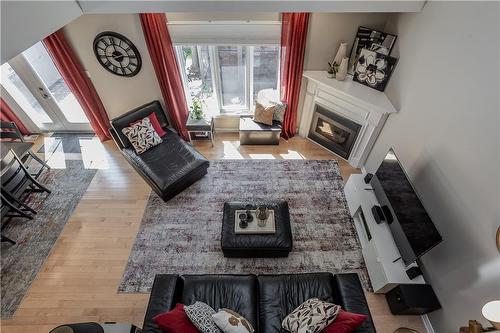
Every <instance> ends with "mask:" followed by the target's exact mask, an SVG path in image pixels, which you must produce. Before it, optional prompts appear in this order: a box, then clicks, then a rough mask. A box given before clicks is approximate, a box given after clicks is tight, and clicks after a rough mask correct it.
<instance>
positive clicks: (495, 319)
mask: <svg viewBox="0 0 500 333" xmlns="http://www.w3.org/2000/svg"><path fill="white" fill-rule="evenodd" d="M481 313H482V314H483V317H484V318H485V319H486V320H488V321H489V322H490V323H491V325H492V326H493V327H494V328H495V329H497V330H500V301H491V302H488V303H486V304H485V305H484V306H483V309H482V310H481Z"/></svg>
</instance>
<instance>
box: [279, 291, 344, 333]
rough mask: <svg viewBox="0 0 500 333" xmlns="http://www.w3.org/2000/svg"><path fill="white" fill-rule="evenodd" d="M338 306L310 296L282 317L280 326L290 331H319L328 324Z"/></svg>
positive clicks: (298, 332)
mask: <svg viewBox="0 0 500 333" xmlns="http://www.w3.org/2000/svg"><path fill="white" fill-rule="evenodd" d="M339 311H340V306H339V305H335V304H332V303H327V302H323V301H321V300H319V299H317V298H311V299H308V300H307V301H305V302H304V303H302V304H301V305H299V306H298V307H297V308H296V309H295V310H293V311H292V313H290V314H289V315H288V316H286V317H285V319H283V322H282V323H281V326H282V327H283V328H284V329H285V330H287V331H290V332H292V333H319V332H321V331H322V330H323V329H324V328H325V327H327V326H328V325H330V324H331V323H332V322H333V321H334V320H335V318H336V317H337V314H338V313H339Z"/></svg>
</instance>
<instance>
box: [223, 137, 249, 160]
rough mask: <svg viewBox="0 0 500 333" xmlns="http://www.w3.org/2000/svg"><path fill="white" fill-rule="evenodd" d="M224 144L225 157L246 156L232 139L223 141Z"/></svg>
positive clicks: (240, 158) (239, 158)
mask: <svg viewBox="0 0 500 333" xmlns="http://www.w3.org/2000/svg"><path fill="white" fill-rule="evenodd" d="M222 145H223V146H224V158H225V159H235V160H242V159H244V157H243V156H242V155H241V154H240V152H239V151H238V148H237V147H235V145H234V144H233V143H232V142H231V141H222Z"/></svg>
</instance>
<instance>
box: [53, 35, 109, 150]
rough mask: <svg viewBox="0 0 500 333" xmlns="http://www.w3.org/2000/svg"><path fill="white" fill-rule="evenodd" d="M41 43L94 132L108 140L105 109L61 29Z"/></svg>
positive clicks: (107, 122)
mask: <svg viewBox="0 0 500 333" xmlns="http://www.w3.org/2000/svg"><path fill="white" fill-rule="evenodd" d="M43 44H44V45H45V48H46V49H47V52H48V53H49V55H50V57H51V58H52V61H54V64H55V65H56V67H57V69H58V70H59V72H60V73H61V76H62V77H63V79H64V82H66V84H67V85H68V87H69V89H70V90H71V92H72V93H73V94H74V95H75V98H76V100H77V101H78V103H80V105H81V106H82V109H83V111H84V112H85V115H86V116H87V118H88V119H89V122H90V125H91V126H92V128H93V129H94V132H95V134H96V135H97V136H98V137H99V139H100V140H101V141H106V140H109V139H110V136H109V132H108V128H109V126H110V125H109V118H108V115H107V113H106V110H105V109H104V106H103V105H102V102H101V99H100V98H99V95H98V94H97V91H96V90H95V87H94V85H93V84H92V81H90V78H89V77H88V76H87V74H86V73H85V69H84V68H83V66H82V64H81V63H80V61H79V59H78V58H77V56H76V54H75V53H74V52H73V49H72V48H71V46H70V44H69V43H68V41H67V40H66V37H65V36H64V32H63V31H62V29H60V30H58V31H56V32H54V33H53V34H52V35H50V36H48V37H46V38H45V39H44V40H43Z"/></svg>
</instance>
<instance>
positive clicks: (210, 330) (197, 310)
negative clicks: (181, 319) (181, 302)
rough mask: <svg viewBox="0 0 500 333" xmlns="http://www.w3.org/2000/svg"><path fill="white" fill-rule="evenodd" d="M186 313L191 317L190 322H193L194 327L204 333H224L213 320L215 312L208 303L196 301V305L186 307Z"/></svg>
mask: <svg viewBox="0 0 500 333" xmlns="http://www.w3.org/2000/svg"><path fill="white" fill-rule="evenodd" d="M184 311H185V312H186V314H187V316H188V317H189V320H191V322H192V323H193V324H194V326H196V327H197V328H198V329H199V330H200V331H201V332H202V333H222V331H221V330H220V328H219V327H218V326H217V325H216V324H215V321H214V319H213V318H212V315H214V314H215V310H214V309H212V307H210V305H208V304H207V303H203V302H199V301H196V302H194V304H191V305H186V306H185V307H184Z"/></svg>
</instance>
